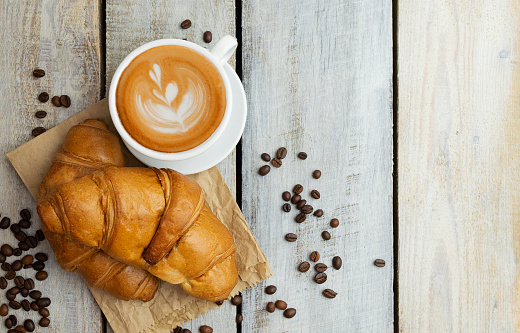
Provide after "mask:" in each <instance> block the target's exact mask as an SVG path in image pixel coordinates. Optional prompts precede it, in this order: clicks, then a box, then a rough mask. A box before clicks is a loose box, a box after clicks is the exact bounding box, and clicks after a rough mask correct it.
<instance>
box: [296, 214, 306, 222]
mask: <svg viewBox="0 0 520 333" xmlns="http://www.w3.org/2000/svg"><path fill="white" fill-rule="evenodd" d="M306 219H307V216H306V215H305V214H304V213H300V214H298V215H296V217H295V218H294V221H296V222H297V223H302V222H304V221H305V220H306Z"/></svg>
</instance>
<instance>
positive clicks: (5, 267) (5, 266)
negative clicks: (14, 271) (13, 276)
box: [0, 262, 11, 272]
mask: <svg viewBox="0 0 520 333" xmlns="http://www.w3.org/2000/svg"><path fill="white" fill-rule="evenodd" d="M0 267H1V268H2V270H4V271H6V272H9V271H10V270H11V264H10V263H8V262H4V263H3V264H2V265H1V266H0Z"/></svg>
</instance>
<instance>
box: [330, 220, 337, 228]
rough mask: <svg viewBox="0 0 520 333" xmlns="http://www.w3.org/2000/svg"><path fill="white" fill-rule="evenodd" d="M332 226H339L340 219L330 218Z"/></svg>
mask: <svg viewBox="0 0 520 333" xmlns="http://www.w3.org/2000/svg"><path fill="white" fill-rule="evenodd" d="M330 226H331V227H333V228H337V227H338V226H339V220H338V219H332V220H330Z"/></svg>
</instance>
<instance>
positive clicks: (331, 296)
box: [323, 289, 338, 298]
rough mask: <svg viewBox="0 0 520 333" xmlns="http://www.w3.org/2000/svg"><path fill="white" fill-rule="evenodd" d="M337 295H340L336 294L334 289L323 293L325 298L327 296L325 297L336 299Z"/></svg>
mask: <svg viewBox="0 0 520 333" xmlns="http://www.w3.org/2000/svg"><path fill="white" fill-rule="evenodd" d="M337 294H338V293H337V292H335V291H334V290H332V289H325V290H324V291H323V296H325V297H327V298H334V297H336V295H337Z"/></svg>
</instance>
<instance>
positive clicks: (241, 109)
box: [125, 64, 247, 175]
mask: <svg viewBox="0 0 520 333" xmlns="http://www.w3.org/2000/svg"><path fill="white" fill-rule="evenodd" d="M224 70H225V71H226V73H227V75H228V77H229V82H230V83H231V89H232V91H233V108H232V109H231V118H230V119H229V123H228V125H227V127H226V130H225V131H224V132H223V133H222V135H221V136H220V138H219V139H218V140H217V141H216V142H215V144H213V145H212V146H211V147H210V148H209V149H208V150H206V151H204V152H203V153H201V154H200V155H197V156H195V157H193V158H189V159H186V160H182V161H158V160H154V159H151V158H149V157H148V156H145V155H143V154H141V153H140V152H138V151H136V150H135V149H133V148H132V147H130V146H129V145H127V144H126V142H125V145H126V147H127V148H128V150H130V152H131V153H132V154H133V155H134V156H135V157H136V158H137V159H138V160H140V161H141V162H143V163H144V164H146V165H148V166H152V167H156V168H168V169H173V170H176V171H179V172H180V173H183V174H185V175H191V174H193V173H199V172H202V171H204V170H208V169H209V168H211V167H213V166H215V165H217V164H218V163H220V162H221V161H222V160H223V159H224V158H226V157H227V156H228V155H229V154H230V153H231V152H232V151H233V149H234V148H235V146H236V145H237V143H238V141H239V140H240V137H242V133H243V132H244V126H245V125H246V117H247V100H246V93H245V91H244V87H243V86H242V82H240V78H239V77H238V75H237V74H236V73H235V71H234V70H233V68H231V66H229V65H228V64H225V65H224Z"/></svg>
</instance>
